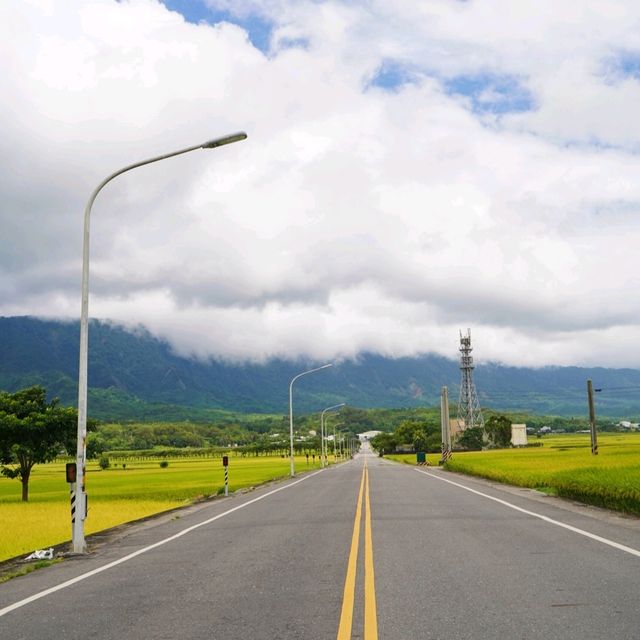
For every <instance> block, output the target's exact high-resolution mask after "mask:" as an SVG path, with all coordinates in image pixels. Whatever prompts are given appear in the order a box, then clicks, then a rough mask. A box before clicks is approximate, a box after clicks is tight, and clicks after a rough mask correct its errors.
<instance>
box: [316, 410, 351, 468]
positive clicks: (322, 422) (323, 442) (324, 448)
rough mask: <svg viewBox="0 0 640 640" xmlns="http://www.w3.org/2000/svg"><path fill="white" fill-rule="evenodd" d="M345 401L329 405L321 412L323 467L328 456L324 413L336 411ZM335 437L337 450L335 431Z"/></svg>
mask: <svg viewBox="0 0 640 640" xmlns="http://www.w3.org/2000/svg"><path fill="white" fill-rule="evenodd" d="M344 405H345V403H344V402H341V403H340V404H334V405H333V406H332V407H327V408H326V409H323V410H322V413H321V414H320V434H321V440H320V445H321V446H320V450H321V457H322V465H321V466H322V467H324V466H325V458H326V457H327V456H326V443H325V441H324V414H325V413H327V411H335V410H336V409H339V408H340V407H344ZM333 437H334V442H333V448H334V452H335V446H336V444H335V431H334V434H333Z"/></svg>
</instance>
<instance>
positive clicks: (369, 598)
mask: <svg viewBox="0 0 640 640" xmlns="http://www.w3.org/2000/svg"><path fill="white" fill-rule="evenodd" d="M363 496H364V504H365V516H364V640H377V639H378V616H377V613H376V585H375V578H374V572H373V538H372V536H371V501H370V499H369V469H368V468H367V463H366V461H365V464H364V468H363V469H362V479H361V481H360V491H359V492H358V502H357V505H356V517H355V521H354V524H353V535H352V536H351V551H350V552H349V562H348V564H347V577H346V578H345V581H344V595H343V597H342V613H341V614H340V626H339V627H338V637H337V640H351V629H352V626H353V607H354V603H355V591H356V568H357V564H358V549H359V546H360V528H361V525H362V498H363Z"/></svg>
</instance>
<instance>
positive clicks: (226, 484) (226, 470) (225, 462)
mask: <svg viewBox="0 0 640 640" xmlns="http://www.w3.org/2000/svg"><path fill="white" fill-rule="evenodd" d="M222 466H223V467H224V495H225V496H228V495H229V456H222Z"/></svg>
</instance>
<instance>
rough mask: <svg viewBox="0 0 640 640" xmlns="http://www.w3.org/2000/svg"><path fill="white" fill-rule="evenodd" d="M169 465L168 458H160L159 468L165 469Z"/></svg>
mask: <svg viewBox="0 0 640 640" xmlns="http://www.w3.org/2000/svg"><path fill="white" fill-rule="evenodd" d="M168 466H169V461H168V460H160V468H161V469H166V468H167V467H168Z"/></svg>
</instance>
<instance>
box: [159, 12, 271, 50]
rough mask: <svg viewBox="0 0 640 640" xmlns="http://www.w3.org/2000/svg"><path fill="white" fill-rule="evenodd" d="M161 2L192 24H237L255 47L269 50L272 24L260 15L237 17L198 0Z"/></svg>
mask: <svg viewBox="0 0 640 640" xmlns="http://www.w3.org/2000/svg"><path fill="white" fill-rule="evenodd" d="M162 2H163V4H164V5H165V6H166V7H167V8H168V9H170V10H171V11H177V12H178V13H180V14H181V15H182V16H183V17H184V19H185V20H186V21H187V22H192V23H194V24H199V23H200V22H206V23H208V24H216V23H217V22H231V23H233V24H237V25H238V26H239V27H242V28H243V29H244V30H245V31H246V32H247V33H248V34H249V40H250V41H251V44H253V46H254V47H255V48H256V49H260V51H262V52H263V53H268V51H269V42H270V40H271V32H272V30H273V24H271V23H270V22H268V21H266V20H264V19H263V18H261V17H260V16H257V15H251V16H248V17H246V18H239V17H237V16H235V15H233V14H232V13H230V12H229V11H219V10H217V9H212V8H210V7H208V6H207V5H206V4H205V3H204V2H201V1H200V0H162Z"/></svg>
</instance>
